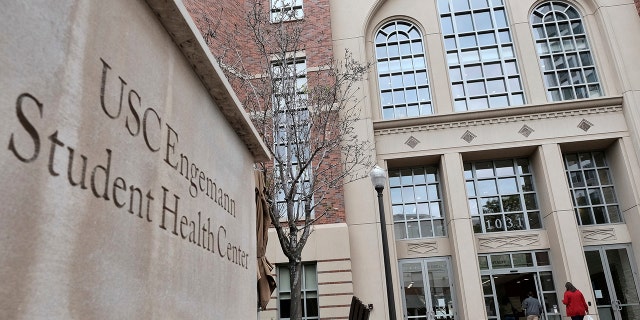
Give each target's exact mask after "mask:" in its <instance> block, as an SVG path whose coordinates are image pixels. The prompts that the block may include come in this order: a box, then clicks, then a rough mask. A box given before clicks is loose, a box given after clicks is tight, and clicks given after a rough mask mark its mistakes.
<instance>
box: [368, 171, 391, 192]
mask: <svg viewBox="0 0 640 320" xmlns="http://www.w3.org/2000/svg"><path fill="white" fill-rule="evenodd" d="M369 177H371V183H373V186H374V187H375V188H376V190H377V189H384V185H385V184H386V182H387V172H386V171H385V170H384V169H382V168H380V166H378V165H375V166H374V167H373V169H371V172H369Z"/></svg>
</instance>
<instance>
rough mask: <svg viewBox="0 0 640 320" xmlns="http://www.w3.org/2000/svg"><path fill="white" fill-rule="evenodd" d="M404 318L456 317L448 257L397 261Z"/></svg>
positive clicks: (436, 319) (432, 319) (437, 319)
mask: <svg viewBox="0 0 640 320" xmlns="http://www.w3.org/2000/svg"><path fill="white" fill-rule="evenodd" d="M400 272H401V274H402V298H403V305H404V319H410V320H455V319H457V318H456V309H455V301H454V299H453V298H454V297H455V294H454V292H453V282H452V281H451V267H450V262H449V258H426V259H420V260H404V261H401V262H400Z"/></svg>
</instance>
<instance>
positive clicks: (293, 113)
mask: <svg viewBox="0 0 640 320" xmlns="http://www.w3.org/2000/svg"><path fill="white" fill-rule="evenodd" d="M282 64H286V66H285V67H282V66H281V65H282ZM272 74H273V76H272V81H273V82H274V85H273V88H274V93H273V114H274V121H275V123H274V132H273V143H274V150H275V152H276V153H277V154H280V150H282V151H283V152H287V153H289V156H287V157H285V158H288V157H290V160H291V166H292V169H294V168H297V167H298V165H299V164H300V163H299V162H298V160H299V157H298V156H299V155H308V154H309V153H310V150H309V140H308V139H309V138H310V137H309V134H310V132H309V130H308V128H306V129H304V128H303V129H300V128H301V127H300V126H301V125H305V124H308V121H309V117H310V115H309V112H310V111H309V108H308V106H307V104H306V90H307V65H306V57H292V58H290V59H286V60H284V61H276V62H274V63H272ZM283 74H286V76H282V75H283ZM282 81H295V92H294V93H293V94H291V95H292V96H294V98H295V101H294V103H292V104H287V103H282V102H283V101H282V99H280V98H279V96H283V95H288V94H290V93H286V92H285V93H284V94H279V92H281V90H279V89H278V82H282ZM286 86H287V84H285V87H286ZM289 106H293V107H289ZM305 119H306V121H305ZM289 126H294V127H296V128H295V129H292V130H294V133H295V134H296V136H295V137H292V138H294V139H295V141H289V134H288V131H289ZM300 130H305V131H306V132H305V133H304V134H303V133H301V131H300ZM283 133H284V134H283ZM300 148H301V149H300ZM301 150H302V151H301ZM279 167H280V165H279V164H278V163H277V161H276V160H275V159H274V173H275V175H276V176H278V175H279V172H280V170H279ZM310 170H311V168H310V167H308V168H307V169H306V172H305V173H304V175H303V176H304V179H303V181H302V183H301V184H298V186H297V190H298V191H297V192H296V195H302V194H309V193H311V190H310V186H311V176H312V175H311V172H310ZM277 180H278V181H280V179H277ZM288 183H291V181H288ZM274 195H275V201H276V204H275V205H276V207H278V208H284V210H279V212H280V214H281V215H280V221H287V220H288V217H287V216H286V213H287V212H286V202H285V200H284V193H283V188H282V187H281V188H278V187H276V190H275V192H274ZM294 201H295V203H294V212H295V213H296V220H304V219H305V217H304V204H303V203H301V202H300V199H299V198H298V197H296V199H295V200H294ZM310 201H311V206H313V196H312V198H311V199H310ZM311 214H312V218H313V217H314V214H313V212H312V213H311Z"/></svg>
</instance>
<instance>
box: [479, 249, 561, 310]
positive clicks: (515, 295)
mask: <svg viewBox="0 0 640 320" xmlns="http://www.w3.org/2000/svg"><path fill="white" fill-rule="evenodd" d="M478 260H479V262H480V274H481V280H482V288H483V291H484V300H485V308H486V310H487V319H490V320H522V319H526V317H525V315H524V312H523V310H522V301H523V300H524V299H525V298H526V297H527V295H528V293H529V292H532V293H533V296H534V297H536V298H537V299H538V300H539V301H540V304H542V307H543V309H544V310H543V311H544V312H543V316H542V318H541V319H546V320H560V319H561V317H560V313H559V309H558V295H557V293H556V290H555V286H554V282H553V275H552V272H551V265H550V264H549V255H548V252H546V251H534V252H531V251H529V252H516V253H500V254H491V255H480V256H479V257H478Z"/></svg>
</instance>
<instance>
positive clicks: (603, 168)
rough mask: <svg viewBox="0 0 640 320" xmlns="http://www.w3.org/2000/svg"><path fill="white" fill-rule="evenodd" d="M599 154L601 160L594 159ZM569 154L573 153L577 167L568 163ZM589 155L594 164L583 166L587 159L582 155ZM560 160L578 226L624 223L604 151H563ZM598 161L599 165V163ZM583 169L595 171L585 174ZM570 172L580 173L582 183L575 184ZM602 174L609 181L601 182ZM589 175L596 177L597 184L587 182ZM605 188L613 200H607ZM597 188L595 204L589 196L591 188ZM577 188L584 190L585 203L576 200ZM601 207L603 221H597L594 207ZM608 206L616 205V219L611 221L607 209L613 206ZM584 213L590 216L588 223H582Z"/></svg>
mask: <svg viewBox="0 0 640 320" xmlns="http://www.w3.org/2000/svg"><path fill="white" fill-rule="evenodd" d="M596 154H597V155H600V156H601V160H600V161H598V160H596V157H595V155H596ZM569 155H575V156H576V159H578V161H577V162H576V166H577V167H573V166H572V165H570V163H571V162H570V160H569V159H568V156H569ZM586 155H589V158H590V159H589V161H590V162H591V163H593V164H594V166H593V167H591V166H586V167H585V166H584V165H583V164H582V163H584V162H586V161H587V160H585V158H584V156H586ZM562 160H563V163H564V169H565V174H566V179H567V184H568V186H569V192H570V194H571V201H572V205H573V208H574V212H575V214H576V222H577V223H578V225H579V226H588V225H604V224H615V223H624V215H623V214H622V210H621V209H620V201H619V197H618V195H617V193H616V191H615V181H614V180H613V173H612V172H611V167H610V166H609V163H608V161H607V155H606V153H605V152H604V151H587V152H568V153H563V154H562ZM599 163H600V165H599ZM585 171H589V172H591V171H595V174H594V175H587V174H585ZM572 173H581V174H580V177H581V179H582V182H584V185H583V186H582V185H579V184H578V185H576V184H577V183H576V181H577V180H575V179H573V178H572ZM602 174H605V175H606V177H607V179H608V182H609V183H604V184H603V183H602V180H603V176H602ZM588 176H591V177H592V178H597V184H589V182H588V179H587V177H588ZM605 188H606V190H610V191H609V192H608V193H609V196H613V197H614V198H615V201H613V202H608V201H607V199H606V195H607V192H604V191H603V189H605ZM595 189H598V190H599V194H600V197H601V199H600V200H601V201H602V202H601V203H597V204H595V205H594V204H593V198H592V197H591V193H590V191H591V190H595ZM579 190H584V192H585V193H584V198H585V201H586V204H584V203H583V202H581V201H580V200H578V193H577V191H579ZM600 207H602V208H603V209H604V210H603V215H604V218H605V219H604V222H600V223H598V219H597V217H596V216H595V214H594V208H600ZM609 207H616V209H615V210H617V217H616V218H617V220H616V221H613V222H612V221H611V214H610V213H609V210H610V209H611V210H613V208H609ZM581 209H588V212H584V211H583V210H581ZM585 214H589V218H590V220H591V221H590V222H591V223H588V224H585V223H583V220H584V218H585Z"/></svg>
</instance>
